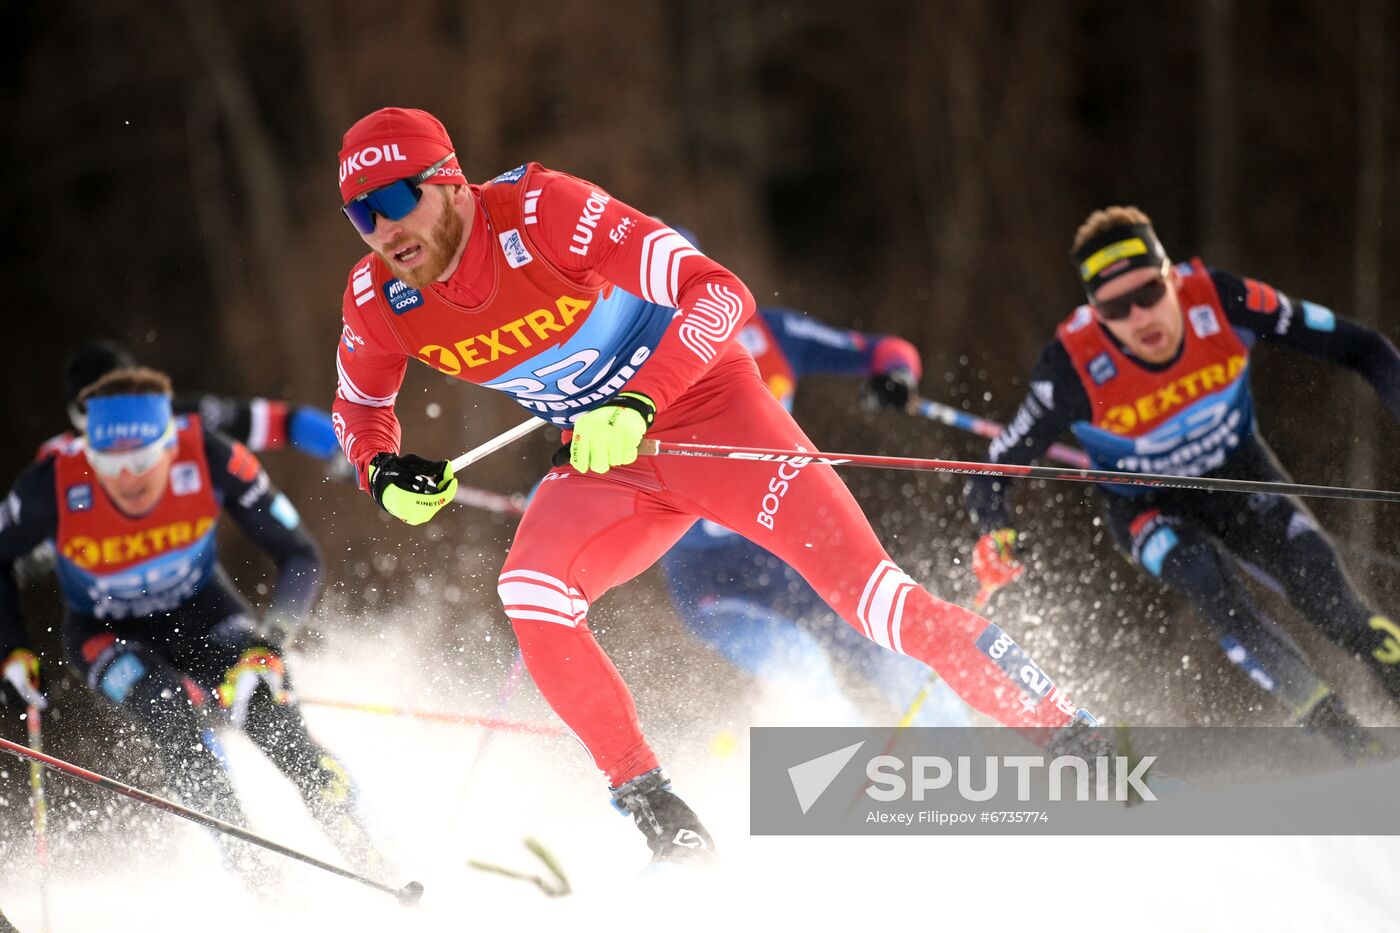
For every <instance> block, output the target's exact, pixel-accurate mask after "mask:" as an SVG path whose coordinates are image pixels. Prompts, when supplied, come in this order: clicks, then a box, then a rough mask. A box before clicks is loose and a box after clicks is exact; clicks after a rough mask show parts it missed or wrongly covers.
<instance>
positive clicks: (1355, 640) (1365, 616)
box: [967, 207, 1400, 741]
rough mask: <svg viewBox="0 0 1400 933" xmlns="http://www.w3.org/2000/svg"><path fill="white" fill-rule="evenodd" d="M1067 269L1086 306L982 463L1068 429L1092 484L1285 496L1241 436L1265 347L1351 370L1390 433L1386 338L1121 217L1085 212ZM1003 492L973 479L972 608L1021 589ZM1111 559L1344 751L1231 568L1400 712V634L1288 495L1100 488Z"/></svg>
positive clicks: (1022, 458) (1019, 454)
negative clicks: (1175, 602) (1351, 660)
mask: <svg viewBox="0 0 1400 933" xmlns="http://www.w3.org/2000/svg"><path fill="white" fill-rule="evenodd" d="M1072 258H1073V261H1074V265H1075V267H1076V269H1077V271H1078V273H1079V277H1080V281H1081V283H1082V285H1083V287H1084V289H1085V292H1086V294H1087V297H1088V301H1087V303H1085V304H1083V305H1081V306H1079V307H1078V308H1076V309H1075V310H1074V312H1073V313H1071V314H1070V315H1069V317H1067V318H1066V319H1065V320H1064V321H1063V322H1062V323H1061V324H1060V325H1059V327H1058V328H1057V329H1056V332H1055V338H1054V339H1053V340H1051V341H1050V343H1049V344H1047V345H1046V347H1045V349H1044V350H1043V351H1042V352H1041V355H1040V359H1039V361H1038V362H1037V363H1036V364H1035V368H1034V370H1033V371H1032V373H1031V379H1030V392H1029V393H1028V394H1027V395H1026V398H1025V400H1024V401H1023V402H1022V403H1021V406H1020V409H1019V410H1018V412H1017V414H1016V417H1015V418H1014V419H1013V420H1012V421H1011V423H1010V424H1009V425H1008V427H1007V429H1006V431H1005V432H1004V433H1003V434H1002V435H1001V436H1000V437H998V438H997V439H996V440H994V441H992V444H991V447H990V450H989V454H988V456H989V459H991V460H992V461H993V462H996V463H1015V464H1026V463H1029V462H1030V461H1032V460H1034V459H1035V458H1036V457H1038V456H1040V455H1041V454H1043V453H1044V452H1045V451H1046V449H1047V448H1048V447H1049V446H1050V444H1051V443H1052V442H1053V441H1055V440H1056V439H1057V438H1058V437H1059V436H1060V435H1061V434H1062V433H1064V432H1065V431H1066V430H1069V431H1072V432H1073V433H1074V435H1075V437H1077V438H1078V439H1079V442H1080V443H1081V444H1082V445H1083V446H1084V449H1085V451H1087V453H1088V454H1089V457H1090V459H1091V460H1092V463H1093V466H1094V467H1095V468H1097V469H1105V470H1124V471H1129V472H1144V473H1171V474H1176V475H1183V476H1216V477H1228V478H1235V479H1249V480H1265V481H1279V482H1286V481H1289V477H1288V475H1287V474H1286V473H1285V472H1284V470H1283V468H1282V467H1280V466H1279V464H1278V462H1277V460H1276V459H1275V458H1274V455H1273V452H1272V451H1271V450H1270V449H1269V447H1268V445H1267V444H1265V442H1264V439H1263V437H1261V436H1260V434H1259V432H1258V431H1257V430H1256V428H1255V425H1254V409H1253V400H1252V397H1251V394H1250V386H1249V361H1250V351H1251V349H1252V348H1253V346H1254V345H1255V343H1256V342H1258V341H1263V342H1265V343H1272V344H1278V345H1282V346H1286V347H1289V348H1291V349H1294V350H1300V351H1302V352H1304V353H1308V354H1311V355H1313V356H1317V357H1320V358H1322V359H1325V360H1330V361H1332V362H1335V363H1339V364H1341V365H1343V366H1346V367H1348V368H1350V369H1353V370H1355V371H1356V372H1357V373H1359V374H1360V375H1361V376H1362V377H1363V378H1365V379H1366V381H1367V382H1369V383H1370V384H1371V386H1372V387H1373V388H1374V389H1375V391H1376V393H1377V395H1379V396H1380V399H1381V401H1382V402H1384V403H1385V405H1386V407H1387V408H1388V409H1389V411H1390V413H1391V414H1392V415H1393V416H1395V417H1397V418H1400V355H1397V353H1396V351H1395V347H1394V346H1392V345H1391V343H1390V341H1388V340H1387V339H1386V338H1385V337H1384V336H1382V335H1381V334H1379V333H1377V332H1375V331H1373V330H1370V329H1368V328H1365V327H1361V326H1360V325H1357V324H1354V323H1352V322H1350V321H1347V320H1345V319H1344V318H1340V317H1338V316H1337V315H1335V314H1333V313H1332V312H1331V311H1329V310H1328V309H1327V308H1324V307H1322V306H1321V305H1317V304H1314V303H1312V302H1310V301H1304V300H1300V299H1296V298H1292V297H1290V296H1288V295H1286V294H1284V293H1283V292H1280V291H1278V290H1277V289H1275V288H1273V287H1272V286H1269V285H1266V284H1265V283H1263V282H1259V281H1256V280H1254V279H1249V278H1242V277H1240V276H1237V275H1234V274H1232V273H1229V272H1224V271H1222V270H1219V269H1214V268H1211V267H1208V266H1206V265H1205V263H1204V262H1203V261H1202V260H1201V259H1199V258H1194V259H1191V260H1189V261H1188V262H1184V263H1180V264H1175V265H1174V264H1173V263H1172V262H1171V260H1170V259H1168V257H1167V254H1166V251H1165V250H1164V249H1163V247H1162V244H1161V242H1160V241H1159V240H1158V239H1157V235H1156V233H1155V232H1154V231H1153V229H1152V222H1151V220H1150V219H1149V218H1148V216H1147V215H1146V214H1145V213H1143V212H1142V211H1140V210H1138V209H1137V208H1134V207H1109V208H1105V209H1103V210H1098V211H1095V212H1094V213H1092V214H1091V215H1090V216H1089V217H1088V219H1087V220H1085V222H1084V223H1083V225H1082V226H1081V227H1080V228H1079V231H1078V233H1077V234H1076V235H1075V238H1074V245H1073V249H1072ZM1009 485H1010V483H1009V481H1008V480H1006V479H997V478H994V477H976V478H974V479H972V480H970V481H969V482H968V484H967V503H968V509H969V511H970V513H971V516H972V519H973V521H974V522H975V523H976V525H977V527H978V529H979V530H980V531H981V532H982V537H981V539H980V540H979V541H978V542H977V546H976V549H975V551H974V554H973V560H972V567H973V570H974V572H975V573H976V575H977V577H978V580H979V581H980V582H981V584H982V588H983V594H984V596H985V595H987V594H990V593H992V592H995V591H996V590H997V589H1000V588H1001V587H1003V586H1006V585H1007V584H1009V583H1011V582H1012V581H1014V580H1016V579H1017V578H1018V577H1020V576H1021V575H1022V572H1023V569H1024V568H1023V565H1022V564H1021V563H1020V561H1019V560H1018V558H1017V532H1016V530H1015V527H1014V524H1015V523H1014V522H1013V521H1012V518H1011V511H1010V509H1009V506H1008V503H1007V490H1008V487H1009ZM1099 492H1100V500H1101V502H1102V504H1103V514H1104V518H1105V520H1106V521H1107V523H1108V527H1109V530H1110V531H1111V532H1112V534H1113V537H1114V540H1115V541H1116V542H1117V545H1118V547H1119V548H1120V549H1121V550H1122V551H1123V552H1124V553H1125V554H1126V555H1128V556H1129V558H1130V559H1131V560H1132V561H1133V562H1135V563H1136V564H1138V565H1139V566H1141V567H1142V568H1143V569H1144V570H1146V571H1147V572H1148V573H1149V574H1151V575H1152V576H1153V577H1155V578H1156V579H1158V580H1161V581H1162V582H1163V583H1165V584H1166V585H1167V586H1169V587H1171V588H1172V589H1174V590H1176V591H1177V592H1179V593H1182V594H1183V595H1184V596H1186V598H1187V599H1188V600H1190V602H1191V604H1192V605H1193V606H1194V607H1195V608H1196V610H1197V611H1198V612H1200V614H1201V616H1202V617H1203V618H1204V619H1205V621H1206V623H1207V624H1208V625H1209V626H1210V629H1211V631H1212V633H1213V634H1214V636H1215V637H1216V638H1217V639H1218V640H1219V644H1220V646H1221V647H1222V648H1223V649H1224V651H1225V652H1226V654H1227V655H1228V656H1229V658H1230V660H1231V661H1233V662H1234V663H1235V664H1236V665H1238V666H1239V667H1240V668H1241V669H1242V670H1243V671H1244V672H1245V673H1246V674H1248V676H1249V677H1250V678H1251V679H1252V680H1253V681H1254V682H1255V683H1256V684H1258V685H1259V686H1260V687H1261V688H1262V689H1264V690H1266V691H1268V692H1269V693H1270V694H1272V695H1273V696H1274V697H1275V698H1277V700H1278V701H1279V702H1280V703H1282V704H1283V706H1284V707H1285V708H1286V709H1287V710H1288V712H1289V714H1290V715H1291V716H1292V717H1293V718H1294V719H1295V720H1296V721H1297V722H1298V723H1300V724H1302V725H1304V726H1310V727H1315V728H1318V729H1320V730H1322V731H1326V732H1329V733H1333V734H1335V735H1337V736H1340V737H1342V739H1343V741H1346V739H1345V737H1346V736H1348V735H1351V734H1353V732H1354V728H1355V725H1356V724H1355V720H1353V719H1352V717H1351V715H1350V714H1349V713H1348V712H1347V710H1346V708H1345V706H1344V705H1343V703H1342V700H1341V698H1340V697H1338V696H1337V694H1336V693H1335V691H1334V690H1333V688H1332V687H1331V685H1329V684H1328V683H1326V682H1325V681H1324V680H1323V679H1322V678H1321V677H1319V676H1318V675H1317V674H1316V673H1314V672H1313V671H1312V669H1311V667H1310V665H1309V662H1308V660H1307V658H1306V657H1305V656H1304V655H1303V653H1302V651H1301V650H1300V649H1299V648H1298V646H1297V645H1296V644H1295V643H1294V642H1293V641H1292V640H1291V639H1289V638H1288V636H1287V635H1286V634H1285V633H1284V632H1283V631H1282V630H1281V629H1280V628H1279V627H1278V626H1277V625H1276V624H1275V623H1274V622H1273V621H1272V620H1271V619H1269V618H1268V616H1267V614H1266V613H1265V612H1264V610H1263V609H1262V608H1261V607H1260V606H1259V605H1258V603H1257V601H1256V600H1255V599H1254V598H1253V597H1252V596H1251V595H1250V593H1249V591H1248V589H1247V588H1246V586H1245V584H1244V581H1243V579H1242V578H1241V576H1240V574H1239V572H1238V569H1237V567H1236V565H1235V562H1234V559H1233V558H1234V557H1238V558H1240V559H1243V560H1246V561H1248V562H1250V563H1251V564H1253V565H1255V566H1256V567H1259V568H1262V569H1263V571H1264V572H1265V573H1266V574H1268V575H1269V576H1270V577H1272V578H1273V579H1274V580H1276V581H1277V585H1278V586H1279V587H1280V589H1281V591H1282V592H1283V593H1284V594H1285V595H1286V598H1287V599H1288V601H1289V602H1290V603H1291V604H1292V605H1293V606H1294V607H1295V608H1296V609H1297V610H1298V612H1299V613H1300V614H1301V615H1302V616H1303V618H1305V619H1306V620H1307V621H1308V622H1309V623H1311V624H1312V625H1313V626H1315V627H1316V628H1317V629H1318V630H1320V631H1321V632H1322V633H1323V634H1325V635H1326V636H1327V637H1328V638H1329V639H1331V640H1332V641H1333V642H1335V643H1336V644H1338V645H1340V646H1342V647H1343V648H1345V649H1346V650H1347V651H1349V652H1351V653H1353V654H1355V655H1357V656H1359V657H1360V658H1362V659H1363V660H1364V661H1365V662H1366V663H1367V665H1369V666H1370V668H1371V669H1372V670H1373V671H1374V672H1375V673H1376V675H1377V676H1378V677H1379V678H1380V681H1381V683H1382V684H1383V685H1384V686H1385V688H1386V690H1387V691H1388V692H1389V693H1390V694H1391V696H1393V697H1400V626H1397V625H1396V624H1395V623H1394V622H1393V621H1391V619H1390V618H1388V617H1387V616H1384V615H1382V614H1380V613H1379V612H1377V611H1376V610H1375V609H1374V608H1372V607H1371V606H1369V605H1367V603H1366V601H1365V600H1364V599H1363V598H1362V596H1361V594H1360V593H1358V592H1357V589H1356V587H1355V585H1354V584H1353V583H1352V581H1351V580H1350V579H1349V578H1348V576H1347V573H1346V571H1345V569H1344V568H1343V567H1342V563H1341V560H1340V559H1339V558H1338V556H1337V553H1336V550H1335V549H1334V548H1333V546H1332V543H1331V541H1330V540H1329V539H1328V537H1327V535H1326V534H1325V533H1324V532H1323V531H1322V529H1321V528H1320V527H1319V526H1318V524H1317V521H1316V520H1315V519H1314V518H1313V515H1312V513H1311V512H1310V511H1308V509H1307V507H1306V506H1305V505H1304V504H1303V503H1302V502H1301V501H1300V500H1299V499H1297V498H1296V497H1292V496H1280V495H1268V494H1263V493H1259V494H1254V495H1250V496H1247V497H1245V496H1239V495H1231V494H1225V493H1210V492H1203V491H1196V490H1185V489H1164V490H1149V489H1146V488H1144V487H1139V486H1123V485H1104V486H1100V487H1099Z"/></svg>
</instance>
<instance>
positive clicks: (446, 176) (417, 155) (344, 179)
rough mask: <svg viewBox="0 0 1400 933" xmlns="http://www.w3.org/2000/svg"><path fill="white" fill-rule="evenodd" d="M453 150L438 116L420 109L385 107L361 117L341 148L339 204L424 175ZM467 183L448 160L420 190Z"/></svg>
mask: <svg viewBox="0 0 1400 933" xmlns="http://www.w3.org/2000/svg"><path fill="white" fill-rule="evenodd" d="M452 151H453V148H452V140H451V139H450V138H449V137H448V135H447V130H446V129H445V128H444V127H443V125H442V123H441V122H440V121H439V120H438V118H437V117H435V116H433V115H432V114H430V113H427V112H426V111H423V110H405V109H402V108H399V107H385V108H383V109H381V110H376V111H374V113H371V114H370V115H369V116H367V117H362V118H361V119H360V120H359V121H357V122H356V123H355V125H354V126H352V127H350V129H349V130H347V131H346V133H345V139H344V140H343V141H342V144H341V149H340V200H341V202H342V203H347V204H348V203H349V202H350V200H351V199H352V198H354V197H356V196H357V195H360V194H364V193H365V192H366V191H373V190H374V189H375V188H382V187H383V186H385V185H387V184H389V183H391V182H395V181H398V180H399V179H400V178H407V177H409V176H410V175H415V174H417V173H418V172H421V171H423V170H424V169H425V168H427V167H428V166H430V165H432V164H433V163H435V162H437V161H439V160H440V159H442V158H443V157H444V156H446V155H448V154H449V153H451V152H452ZM465 181H466V179H465V178H464V177H463V175H462V169H461V167H460V166H459V165H458V164H457V160H456V159H455V158H454V159H450V160H448V162H447V163H446V164H445V165H443V167H442V168H440V169H438V170H437V172H436V173H434V175H433V176H432V177H431V178H428V179H426V180H424V182H423V184H425V185H459V184H462V183H463V182H465Z"/></svg>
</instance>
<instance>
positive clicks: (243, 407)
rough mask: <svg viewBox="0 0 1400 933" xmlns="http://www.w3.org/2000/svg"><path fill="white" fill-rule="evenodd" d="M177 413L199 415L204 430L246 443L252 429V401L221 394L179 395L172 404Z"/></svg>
mask: <svg viewBox="0 0 1400 933" xmlns="http://www.w3.org/2000/svg"><path fill="white" fill-rule="evenodd" d="M173 408H174V410H175V413H176V414H177V415H199V420H200V421H202V422H203V423H204V427H205V430H208V431H218V432H219V433H220V434H226V435H228V436H229V437H231V438H233V439H234V440H236V441H238V442H240V443H243V444H246V443H248V437H249V435H250V434H251V433H252V430H253V414H252V403H250V402H244V401H239V400H237V399H231V398H225V397H224V396H222V395H180V396H177V397H176V398H175V402H174V405H173Z"/></svg>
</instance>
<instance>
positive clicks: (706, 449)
mask: <svg viewBox="0 0 1400 933" xmlns="http://www.w3.org/2000/svg"><path fill="white" fill-rule="evenodd" d="M638 452H639V453H640V454H642V455H643V456H657V455H669V456H680V457H708V458H711V459H718V460H753V461H759V462H791V463H794V464H802V465H805V464H808V463H825V464H829V465H831V466H857V467H874V468H877V469H885V470H915V471H918V472H923V473H962V474H970V475H974V476H1005V477H1009V478H1012V479H1050V480H1061V481H1065V482H1071V483H1091V484H1094V485H1101V484H1119V485H1126V486H1146V487H1150V488H1157V489H1161V488H1166V489H1200V490H1204V491H1206V492H1234V493H1257V492H1262V493H1267V494H1270V495H1281V496H1310V497H1312V498H1318V499H1353V500H1360V501H1366V502H1400V492H1395V491H1392V490H1386V489H1350V488H1347V487H1344V486H1310V485H1307V484H1304V483H1273V482H1264V481H1260V480H1247V479H1224V478H1217V477H1209V476H1172V475H1170V474H1166V473H1126V472H1121V471H1118V470H1085V469H1078V468H1074V467H1048V466H1023V465H1021V464H1017V463H978V462H976V461H969V460H935V459H924V458H919V457H881V456H875V455H872V454H836V453H825V452H823V451H809V450H782V449H777V448H772V447H724V446H720V445H717V444H685V443H677V442H672V441H657V440H652V439H645V440H643V441H642V444H641V447H640V449H639V451H638Z"/></svg>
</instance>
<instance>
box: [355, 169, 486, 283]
mask: <svg viewBox="0 0 1400 933" xmlns="http://www.w3.org/2000/svg"><path fill="white" fill-rule="evenodd" d="M452 190H453V189H452V188H451V187H450V186H447V185H424V186H423V197H422V199H421V200H420V201H419V202H418V207H417V208H415V209H414V210H413V212H412V213H410V214H409V215H408V216H407V217H404V218H403V219H402V220H400V221H385V220H384V219H382V218H381V219H380V221H379V227H378V229H376V230H375V233H374V234H372V235H371V236H370V237H366V238H365V240H366V242H368V243H370V245H371V246H372V247H373V248H374V251H375V252H376V253H378V254H379V257H380V258H381V259H383V260H384V262H385V263H387V264H388V266H389V271H391V272H393V273H394V277H395V278H397V279H399V280H400V281H402V282H403V283H404V284H405V285H409V286H411V287H413V288H426V287H427V286H429V285H431V284H432V283H433V282H436V281H437V280H438V279H440V278H442V276H443V274H444V273H446V272H447V267H448V266H449V265H451V263H452V260H453V258H454V257H455V256H456V255H457V250H458V248H459V247H460V246H461V244H462V233H463V230H464V228H465V225H464V224H463V223H462V217H461V215H460V214H459V213H458V212H457V211H456V210H454V209H453V205H452ZM381 235H382V236H383V238H384V239H383V243H382V245H378V244H375V243H373V242H372V240H375V239H380V237H381Z"/></svg>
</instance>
